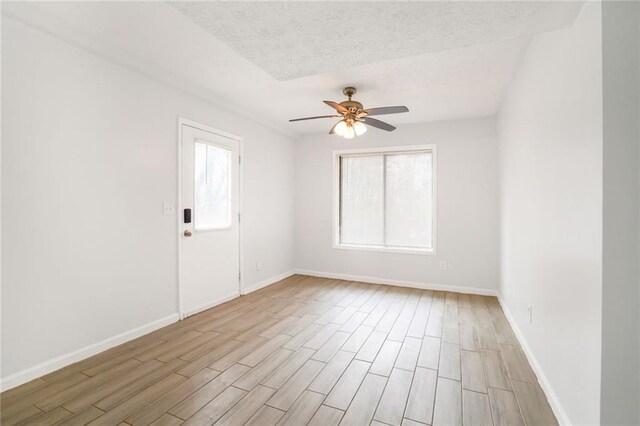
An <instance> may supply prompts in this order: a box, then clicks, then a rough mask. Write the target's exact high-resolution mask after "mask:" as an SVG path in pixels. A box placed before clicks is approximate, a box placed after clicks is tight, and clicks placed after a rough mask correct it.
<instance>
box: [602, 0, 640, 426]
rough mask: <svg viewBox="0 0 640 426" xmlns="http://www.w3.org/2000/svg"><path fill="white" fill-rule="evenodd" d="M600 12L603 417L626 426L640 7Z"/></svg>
mask: <svg viewBox="0 0 640 426" xmlns="http://www.w3.org/2000/svg"><path fill="white" fill-rule="evenodd" d="M602 15H603V20H602V44H603V77H604V79H603V89H604V113H603V119H604V228H603V240H604V241H603V250H604V252H603V278H602V279H603V282H602V286H603V291H602V295H603V300H602V403H601V410H602V412H601V421H602V424H605V425H614V424H615V425H623V424H624V425H627V424H640V412H639V404H638V402H639V401H640V376H639V374H640V368H639V364H640V348H639V346H640V342H639V337H640V336H639V333H640V318H639V317H638V315H639V311H640V308H639V305H638V302H639V290H640V283H639V280H638V278H639V275H638V256H639V253H640V250H639V242H638V232H639V230H640V226H638V225H639V224H638V221H639V215H638V213H639V210H638V191H639V188H640V187H639V185H638V177H639V174H638V164H639V163H638V155H639V153H640V150H639V145H640V105H639V104H640V61H639V54H640V33H639V29H638V28H639V26H640V6H639V4H638V3H637V2H617V1H607V2H604V3H603V10H602ZM632 378H635V380H633V379H632Z"/></svg>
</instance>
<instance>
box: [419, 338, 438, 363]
mask: <svg viewBox="0 0 640 426" xmlns="http://www.w3.org/2000/svg"><path fill="white" fill-rule="evenodd" d="M440 346H441V345H440V339H438V338H437V337H430V336H424V338H423V339H422V347H421V348H420V354H419V355H418V367H425V368H430V369H432V370H437V369H438V364H439V363H440Z"/></svg>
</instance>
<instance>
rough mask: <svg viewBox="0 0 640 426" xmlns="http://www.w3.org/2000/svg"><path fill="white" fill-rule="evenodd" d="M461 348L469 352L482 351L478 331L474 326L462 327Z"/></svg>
mask: <svg viewBox="0 0 640 426" xmlns="http://www.w3.org/2000/svg"><path fill="white" fill-rule="evenodd" d="M460 348H461V349H464V350H467V351H478V350H480V343H479V342H478V331H477V330H476V326H475V325H474V324H470V325H462V324H461V325H460Z"/></svg>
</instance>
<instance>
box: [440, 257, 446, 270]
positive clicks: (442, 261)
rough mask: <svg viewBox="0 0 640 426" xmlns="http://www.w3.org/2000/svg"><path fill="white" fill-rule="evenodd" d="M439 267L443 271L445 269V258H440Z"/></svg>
mask: <svg viewBox="0 0 640 426" xmlns="http://www.w3.org/2000/svg"><path fill="white" fill-rule="evenodd" d="M440 269H441V270H443V271H446V270H447V261H446V260H441V261H440Z"/></svg>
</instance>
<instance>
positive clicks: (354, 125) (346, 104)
mask: <svg viewBox="0 0 640 426" xmlns="http://www.w3.org/2000/svg"><path fill="white" fill-rule="evenodd" d="M342 93H344V94H345V95H346V96H347V97H348V98H349V100H347V101H342V102H340V103H337V102H333V101H323V102H324V103H325V104H327V105H329V106H330V107H331V108H333V109H334V110H335V112H336V113H337V114H333V115H318V116H315V117H305V118H294V119H291V120H289V121H290V122H292V121H305V120H315V119H318V118H339V119H340V121H338V122H337V123H336V124H334V126H333V127H331V130H330V131H329V134H332V135H338V136H341V137H343V138H345V139H353V138H354V137H356V136H361V135H363V134H364V133H365V132H366V131H367V129H368V127H369V126H372V127H375V128H377V129H380V130H384V131H386V132H392V131H394V130H395V129H396V128H395V127H394V126H392V125H391V124H389V123H385V122H384V121H380V120H378V119H375V118H372V117H371V116H374V115H386V114H398V113H401V112H409V108H407V107H406V106H388V107H379V108H368V109H364V107H363V106H362V104H361V103H360V102H358V101H354V100H353V99H352V96H353V95H354V94H355V93H356V88H355V87H351V86H349V87H345V88H344V90H343V91H342Z"/></svg>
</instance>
